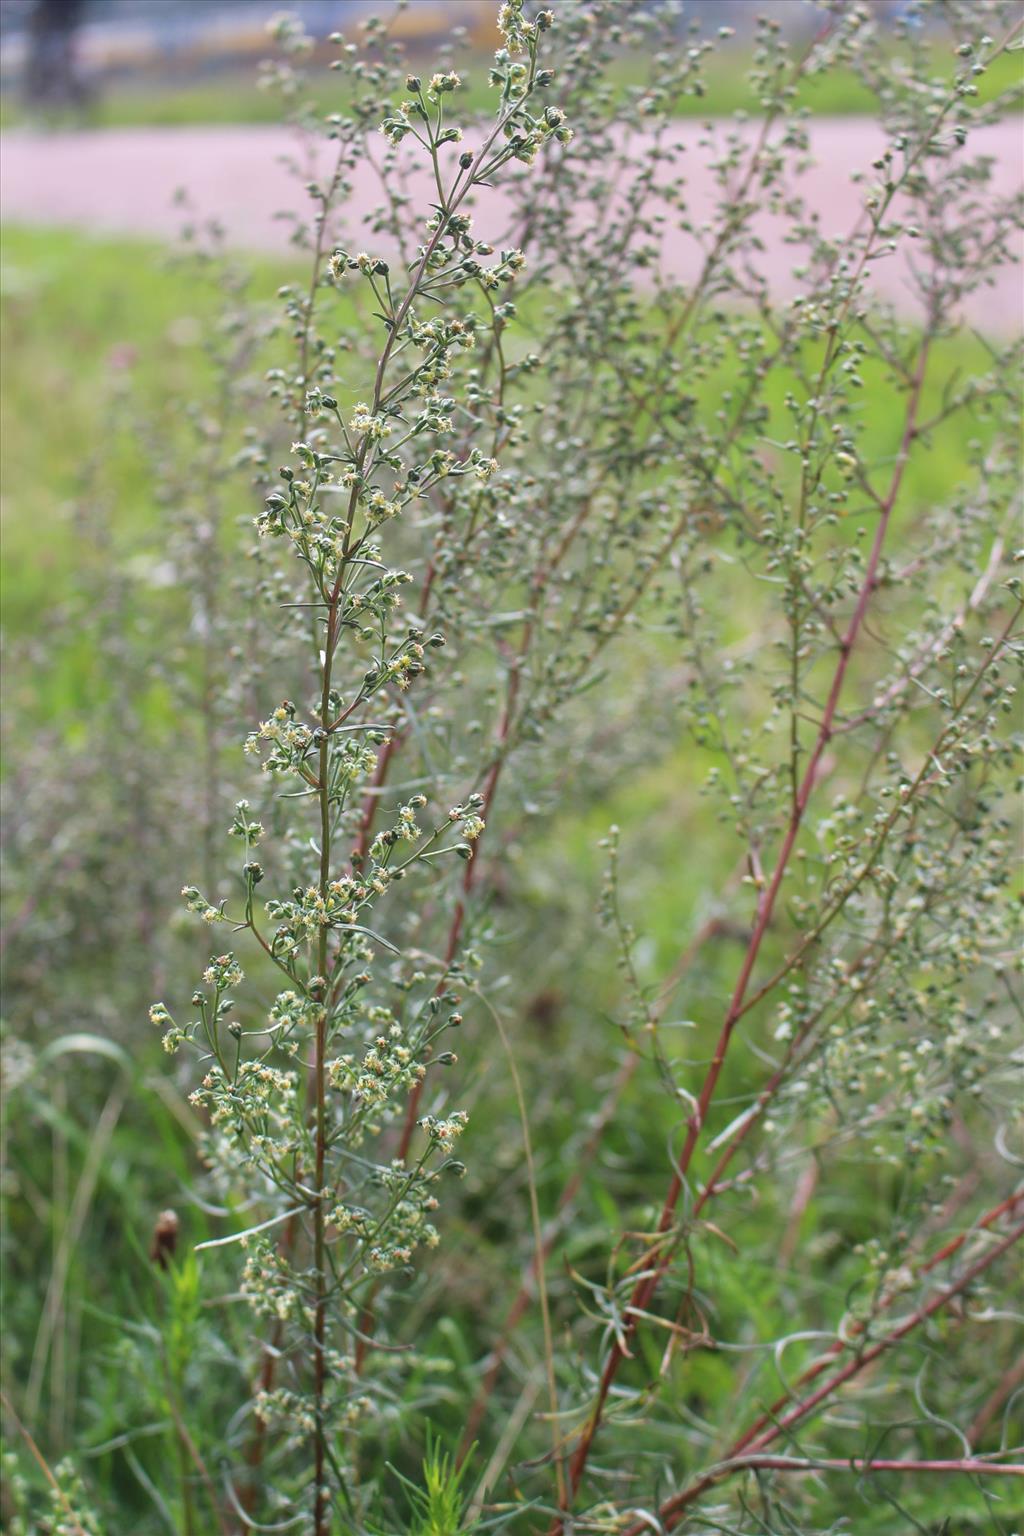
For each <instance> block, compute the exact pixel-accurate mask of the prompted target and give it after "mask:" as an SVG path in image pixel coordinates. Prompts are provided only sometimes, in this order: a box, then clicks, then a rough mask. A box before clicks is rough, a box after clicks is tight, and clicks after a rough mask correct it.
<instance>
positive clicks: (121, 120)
mask: <svg viewBox="0 0 1024 1536" xmlns="http://www.w3.org/2000/svg"><path fill="white" fill-rule="evenodd" d="M932 52H933V54H934V67H935V72H936V76H937V78H939V79H941V80H947V79H948V76H949V70H950V64H951V62H952V55H951V52H950V50H949V49H948V48H946V47H944V46H942V45H941V44H940V43H938V42H936V43H935V44H934V45H933V48H932ZM416 62H417V56H416V55H410V63H413V64H415V63H416ZM752 62H753V61H752V58H751V55H750V52H749V50H748V49H747V48H746V46H745V45H743V44H741V43H739V42H736V43H728V44H724V45H723V44H719V45H718V46H717V47H716V50H715V51H714V52H713V53H712V54H710V55H709V56H708V58H707V59H706V61H705V65H704V84H705V91H704V93H703V94H702V95H699V96H698V95H696V94H681V95H679V96H677V97H676V98H675V100H674V102H673V104H672V109H673V111H674V113H675V114H676V116H678V117H681V118H705V117H709V116H714V117H727V116H731V115H732V114H733V113H735V112H749V113H752V114H757V113H758V112H759V111H760V103H759V101H758V98H757V95H756V94H755V92H754V89H753V87H752V86H751V84H750V80H749V78H748V76H749V71H750V68H751V65H752ZM489 68H490V59H489V57H484V56H480V55H477V56H476V58H475V59H474V60H473V62H472V63H471V64H470V66H469V67H468V68H467V69H465V70H463V72H462V77H463V87H462V90H461V91H460V93H459V97H458V101H457V107H458V111H459V112H461V113H462V114H465V115H473V114H476V113H480V112H486V111H489V110H491V108H492V106H493V92H492V91H491V89H490V87H489V86H488V83H487V74H488V70H489ZM608 78H609V81H610V82H611V84H612V85H613V87H615V88H617V90H618V93H619V94H620V95H622V94H624V93H625V92H627V91H629V90H630V89H633V88H636V87H638V86H640V85H641V84H642V83H643V82H644V80H645V79H646V78H647V63H646V61H643V60H640V59H629V58H626V59H620V60H618V61H617V62H616V63H615V64H614V65H613V66H612V68H611V69H610V70H609V72H608ZM1022 80H1024V75H1022V66H1021V62H1020V59H1019V57H1018V56H1016V55H1013V54H1004V55H1002V56H1001V57H1000V58H998V59H997V60H996V61H995V63H994V64H993V65H992V67H991V68H990V69H989V71H988V72H987V73H986V74H985V75H984V76H983V77H982V79H981V80H980V81H979V96H978V99H979V100H980V101H988V100H991V99H993V98H994V97H996V96H998V95H1000V94H1001V93H1002V92H1003V91H1006V90H1008V89H1010V88H1012V87H1015V86H1016V87H1018V88H1019V87H1020V86H1021V84H1022ZM308 99H309V100H310V101H311V103H312V104H313V106H314V108H315V110H316V111H317V112H319V113H321V114H327V113H330V112H344V110H345V103H346V95H345V87H344V86H343V84H342V83H341V80H340V78H339V77H338V76H331V75H328V74H325V73H324V72H323V71H322V70H318V71H316V73H315V75H314V77H313V82H312V83H311V85H310V88H309V92H308ZM797 101H798V104H799V105H800V106H802V107H805V108H806V109H807V111H808V112H810V113H812V114H814V115H817V116H822V117H846V116H861V115H866V114H868V113H870V112H872V111H873V110H874V109H875V107H876V106H877V101H876V98H875V96H874V94H873V93H872V92H871V91H869V90H868V89H867V88H866V87H865V86H864V85H863V83H862V82H861V81H860V80H859V79H858V77H857V75H856V74H855V73H854V72H853V71H852V70H850V69H842V68H838V69H831V70H829V71H828V72H827V73H824V74H821V75H818V76H814V77H810V78H807V79H805V80H804V81H803V82H802V83H801V86H800V90H799V95H798V97H797ZM280 119H281V104H280V100H279V98H278V96H277V95H276V93H275V92H273V91H269V90H264V89H261V88H260V86H259V84H258V82H257V80H256V77H255V74H254V71H253V69H252V68H251V67H249V66H246V67H245V68H242V67H233V66H232V67H227V68H225V69H223V70H221V71H219V72H209V73H206V74H205V75H203V76H202V77H200V78H197V79H184V78H180V79H179V78H173V77H163V78H160V77H158V78H149V79H147V78H144V77H131V76H127V77H125V78H123V79H117V80H113V81H111V82H110V83H109V85H106V86H103V85H101V86H100V87H99V89H98V91H97V93H96V98H95V100H94V102H93V103H92V104H91V105H90V106H89V107H88V108H87V109H86V110H85V111H84V112H82V113H79V114H76V115H74V116H67V115H58V116H56V117H54V116H49V117H46V116H43V117H40V116H39V115H38V114H32V113H30V112H28V111H27V110H26V108H25V106H24V104H23V103H22V102H21V101H20V99H19V97H18V94H17V92H16V90H13V89H9V90H7V91H5V92H4V93H3V95H2V96H0V129H11V128H18V127H25V126H35V125H41V126H47V125H49V126H62V127H72V126H81V127H83V128H127V127H196V126H199V125H202V124H208V123H209V124H221V125H225V124H237V123H277V122H280Z"/></svg>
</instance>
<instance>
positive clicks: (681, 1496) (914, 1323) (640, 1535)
mask: <svg viewBox="0 0 1024 1536" xmlns="http://www.w3.org/2000/svg"><path fill="white" fill-rule="evenodd" d="M965 1236H966V1235H965ZM1021 1237H1024V1224H1021V1225H1019V1226H1017V1227H1014V1228H1013V1229H1012V1231H1010V1232H1008V1233H1007V1235H1006V1236H1005V1237H1004V1238H1003V1239H1002V1240H1001V1241H1000V1242H998V1243H997V1244H996V1245H995V1246H994V1247H992V1248H990V1249H989V1251H988V1253H985V1254H982V1255H981V1257H980V1258H978V1259H976V1260H975V1261H974V1263H973V1264H971V1265H969V1266H968V1268H967V1269H965V1270H964V1272H963V1273H962V1274H961V1275H960V1276H959V1277H958V1279H956V1280H955V1281H953V1283H952V1284H951V1285H948V1286H946V1287H945V1289H943V1290H941V1291H938V1292H936V1294H935V1295H934V1296H933V1297H932V1298H931V1300H930V1301H928V1302H925V1303H924V1304H923V1305H922V1306H920V1307H918V1308H917V1309H916V1310H915V1311H914V1312H912V1313H911V1314H910V1315H909V1316H908V1317H906V1318H904V1320H903V1322H902V1323H899V1324H898V1325H897V1326H896V1327H895V1328H893V1329H892V1330H891V1332H889V1333H887V1334H886V1335H885V1336H884V1338H881V1339H879V1340H877V1342H876V1343H874V1344H872V1345H870V1346H869V1347H868V1348H866V1349H864V1350H862V1351H861V1352H860V1353H859V1354H857V1355H855V1356H854V1357H853V1359H851V1360H850V1361H848V1362H847V1364H846V1365H844V1366H843V1367H842V1368H841V1369H840V1370H838V1371H836V1372H835V1373H834V1375H832V1376H830V1377H829V1378H828V1380H827V1381H824V1382H822V1384H821V1385H820V1386H819V1387H818V1388H817V1389H816V1390H815V1391H814V1392H812V1393H811V1394H810V1395H809V1396H808V1397H806V1398H803V1399H802V1400H801V1401H799V1402H797V1403H794V1404H793V1405H792V1407H791V1408H790V1409H789V1410H788V1412H786V1413H785V1414H783V1415H782V1416H781V1417H780V1418H778V1419H777V1420H775V1421H774V1422H773V1423H770V1424H769V1425H768V1427H767V1428H766V1429H765V1430H764V1432H763V1433H761V1434H760V1435H758V1436H756V1437H755V1438H753V1439H751V1437H750V1432H749V1431H748V1433H747V1434H746V1435H744V1436H742V1437H741V1438H740V1439H739V1440H737V1441H736V1443H735V1444H734V1445H733V1446H731V1447H730V1449H729V1451H728V1452H727V1454H726V1456H725V1457H724V1458H723V1460H722V1461H721V1462H720V1463H719V1464H718V1465H717V1466H716V1467H714V1468H712V1469H711V1470H710V1471H709V1472H706V1473H705V1474H704V1475H703V1476H702V1477H700V1478H698V1479H697V1481H696V1482H694V1483H691V1485H690V1486H689V1488H685V1489H684V1490H683V1491H682V1492H681V1493H678V1494H676V1495H675V1496H674V1497H673V1498H671V1499H669V1500H668V1501H667V1502H666V1503H665V1504H663V1505H662V1506H661V1509H660V1510H659V1511H658V1517H659V1519H660V1520H661V1522H662V1525H663V1526H664V1528H665V1530H672V1529H673V1528H674V1527H675V1526H676V1525H677V1524H678V1523H679V1520H680V1518H681V1517H682V1516H683V1515H684V1513H685V1511H686V1510H687V1508H688V1507H689V1506H690V1505H691V1504H693V1503H695V1502H696V1500H697V1499H699V1498H700V1497H701V1496H702V1495H703V1494H704V1493H706V1492H707V1491H708V1489H709V1488H712V1487H714V1486H715V1484H717V1483H719V1482H721V1481H722V1480H723V1479H724V1478H726V1477H728V1476H730V1475H731V1474H732V1472H733V1471H737V1470H740V1469H741V1468H742V1467H743V1466H746V1465H749V1464H750V1457H752V1456H756V1455H758V1454H759V1453H760V1452H761V1451H763V1450H764V1449H765V1448H766V1447H767V1446H769V1445H771V1443H772V1441H773V1440H776V1439H778V1438H779V1436H780V1435H783V1434H785V1433H786V1432H787V1431H788V1430H790V1429H792V1428H793V1427H794V1426H795V1425H796V1424H798V1423H799V1422H800V1421H801V1420H802V1419H805V1418H806V1417H807V1416H808V1415H809V1414H811V1413H813V1412H814V1411H815V1409H816V1408H818V1407H820V1405H821V1404H822V1403H823V1402H825V1401H826V1400H827V1399H828V1398H830V1397H831V1396H832V1395H833V1393H835V1392H837V1391H838V1390H839V1388H840V1387H842V1386H844V1385H845V1383H846V1382H848V1381H850V1380H851V1379H852V1378H853V1377H854V1376H857V1375H859V1374H860V1372H861V1371H863V1370H864V1369H865V1368H866V1367H867V1366H868V1365H870V1364H871V1363H872V1362H873V1361H874V1360H877V1359H878V1357H879V1356H880V1355H881V1354H883V1353H884V1352H885V1351H886V1350H888V1349H891V1348H892V1347H893V1346H894V1345H895V1344H898V1343H899V1342H900V1340H902V1339H904V1338H906V1336H907V1334H909V1333H911V1332H912V1331H913V1330H914V1329H915V1328H917V1327H919V1326H920V1324H921V1323H924V1322H927V1320H928V1319H929V1318H930V1317H933V1316H934V1315H935V1313H936V1312H939V1311H941V1310H942V1308H943V1307H945V1306H946V1305H947V1304H948V1303H949V1302H950V1301H952V1300H953V1299H954V1298H955V1297H957V1296H959V1295H960V1294H961V1293H962V1292H963V1291H965V1290H966V1289H967V1287H968V1286H969V1285H970V1284H971V1283H972V1281H974V1280H976V1279H977V1278H978V1276H979V1275H981V1274H982V1273H984V1271H985V1270H986V1269H988V1268H989V1266H990V1265H992V1264H994V1263H995V1262H996V1260H997V1259H1000V1258H1002V1256H1003V1254H1005V1253H1007V1252H1008V1251H1009V1250H1010V1249H1011V1248H1012V1247H1013V1246H1014V1244H1015V1243H1017V1242H1019V1240H1020V1239H1021ZM964 1240H965V1238H961V1239H960V1240H959V1241H960V1242H963V1241H964ZM948 1246H949V1245H947V1247H948ZM938 1262H939V1255H938V1254H936V1255H935V1256H934V1257H933V1259H932V1261H931V1263H932V1265H934V1264H937V1263H938ZM744 1452H746V1454H744ZM840 1465H843V1466H847V1465H849V1464H848V1463H845V1462H844V1463H840ZM896 1465H897V1467H898V1466H899V1465H900V1464H899V1463H897V1464H896ZM983 1465H986V1466H987V1465H990V1464H989V1463H983ZM950 1470H952V1468H950ZM648 1529H649V1526H648V1525H647V1524H640V1523H638V1524H634V1525H631V1526H629V1527H627V1529H626V1531H625V1532H624V1533H623V1536H644V1532H646V1531H647V1530H648Z"/></svg>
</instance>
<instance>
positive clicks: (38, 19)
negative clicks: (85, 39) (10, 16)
mask: <svg viewBox="0 0 1024 1536" xmlns="http://www.w3.org/2000/svg"><path fill="white" fill-rule="evenodd" d="M84 11H85V0H36V3H35V6H34V8H33V10H32V14H31V17H30V18H29V32H28V59H27V61H26V68H25V96H26V99H27V100H28V102H29V103H30V105H32V106H39V107H43V106H45V107H70V106H75V107H80V106H83V105H84V103H85V101H86V100H87V96H88V92H87V89H86V86H85V83H84V82H83V80H82V79H81V77H80V76H79V74H78V72H77V70H76V69H75V33H76V31H77V30H78V28H79V26H80V25H81V21H82V16H83V14H84Z"/></svg>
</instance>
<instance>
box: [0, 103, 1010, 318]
mask: <svg viewBox="0 0 1024 1536" xmlns="http://www.w3.org/2000/svg"><path fill="white" fill-rule="evenodd" d="M727 126H728V125H726V124H719V125H717V128H718V131H719V132H721V131H724V130H725V129H726V127H727ZM703 133H704V129H703V126H702V125H701V124H700V123H699V122H697V121H684V122H681V123H679V125H678V133H677V139H678V143H679V144H680V146H681V162H680V163H681V165H682V167H683V170H684V173H685V175H686V177H687V187H688V195H689V199H690V207H691V210H692V213H693V215H694V217H695V219H697V220H700V219H702V218H705V217H707V216H710V215H711V213H712V210H713V207H714V203H715V199H716V197H717V196H718V191H717V188H716V187H715V185H714V183H713V181H712V178H711V175H710V174H709V172H708V171H707V170H706V168H705V167H706V161H707V159H708V155H707V152H706V151H705V150H703V149H701V147H700V145H699V143H698V141H699V139H700V138H701V137H702V135H703ZM810 135H811V149H812V155H813V158H814V161H815V164H814V166H813V168H812V169H811V170H810V171H809V172H808V173H807V175H806V177H805V178H804V179H803V183H802V185H803V186H804V189H805V192H806V195H807V197H808V200H809V202H810V204H811V206H812V207H814V208H815V209H816V210H817V212H818V213H819V215H820V217H821V223H822V229H823V232H824V233H825V234H829V235H830V234H837V235H838V234H842V233H845V232H847V231H848V230H849V229H850V228H851V227H852V225H853V223H854V220H855V218H856V215H857V212H858V209H859V207H860V205H861V200H862V198H863V196H864V191H863V188H859V187H857V186H855V185H854V184H853V183H851V180H850V176H851V174H852V173H853V172H854V171H855V170H865V169H867V170H870V164H871V160H872V158H873V157H874V156H875V155H876V154H877V153H878V151H879V149H880V147H881V143H882V141H881V138H880V135H879V132H878V129H877V127H876V125H875V124H873V123H872V122H871V121H870V120H869V119H865V118H849V119H839V118H836V119H830V118H819V119H815V120H813V121H812V122H811V124H810ZM468 137H470V138H471V135H468ZM970 147H971V148H972V149H973V150H974V151H975V152H982V153H985V154H989V155H991V156H992V157H993V161H994V176H995V184H996V188H997V190H998V191H999V192H1000V193H1002V194H1004V195H1012V194H1013V193H1014V192H1015V191H1017V190H1018V189H1019V188H1020V187H1021V184H1022V176H1024V130H1022V120H1021V119H1020V118H1016V119H1009V120H1007V121H1005V122H1003V123H1001V124H999V125H997V126H995V127H991V128H985V129H981V130H979V131H978V132H977V133H976V134H975V135H974V136H973V137H972V139H971V145H970ZM296 150H297V140H296V136H295V135H294V134H293V133H292V132H291V131H290V130H288V129H285V128H277V127H259V126H248V127H229V128H221V127H209V128H125V129H107V130H103V131H97V132H71V133H54V134H42V133H33V132H27V131H25V132H10V133H5V134H3V135H0V214H2V217H3V218H4V219H5V220H7V221H10V222H16V223H31V224H47V225H57V226H62V225H63V226H77V227H84V228H87V229H89V230H92V231H94V232H96V233H104V234H111V233H120V234H133V235H144V236H152V237H157V238H173V237H175V236H176V235H177V234H178V233H179V231H180V229H181V225H182V222H183V212H182V209H181V208H180V207H176V206H175V205H174V203H173V194H174V192H175V189H176V188H178V187H184V188H187V190H188V193H189V199H190V203H191V206H192V208H193V209H194V211H195V213H196V214H197V216H201V217H209V216H211V215H215V216H216V217H217V218H218V219H219V221H220V222H221V224H222V225H223V226H224V228H225V230H226V232H227V236H228V239H229V240H230V241H231V243H232V244H233V245H235V246H238V247H241V248H247V249H252V250H260V251H276V252H283V251H285V250H287V249H288V243H289V235H290V231H291V228H292V225H291V223H290V222H289V221H288V220H283V219H282V218H281V217H280V213H281V210H283V209H293V210H301V211H303V212H308V211H309V210H310V209H311V206H312V205H311V204H310V203H309V202H308V200H307V199H306V198H305V196H304V194H303V191H302V182H303V181H304V180H308V179H309V175H310V172H311V171H312V170H313V169H314V167H313V166H307V168H306V171H305V172H304V174H303V175H301V176H300V177H299V178H298V179H296V178H295V177H294V176H293V175H291V174H290V173H289V171H288V169H287V167H286V165H285V163H284V162H285V160H286V159H287V158H288V157H290V156H291V157H294V156H295V155H296ZM636 152H637V154H638V155H642V153H643V140H642V137H641V136H640V135H638V136H637V148H636ZM302 153H303V152H302V151H301V149H300V150H299V151H298V154H299V157H300V158H301V156H302ZM482 197H484V198H494V199H495V200H496V201H497V202H500V201H501V197H500V193H485V194H482ZM380 202H381V195H380V188H379V185H378V183H377V180H376V177H375V175H374V173H373V172H372V170H370V168H369V167H368V166H361V167H360V168H359V169H358V170H357V171H356V173H355V175H354V184H353V191H352V196H351V198H350V200H349V205H348V207H347V208H346V210H345V215H346V223H347V225H348V228H349V229H350V230H351V231H353V232H354V233H353V234H352V236H351V238H352V239H353V240H355V241H356V242H357V244H358V246H359V247H360V248H361V247H363V246H373V247H374V248H375V249H376V250H377V251H378V252H381V253H382V254H390V253H388V252H387V251H386V249H383V248H382V245H381V243H380V241H379V240H377V241H374V240H373V239H372V238H371V237H370V236H369V235H367V234H359V233H358V230H359V226H360V224H361V222H362V220H363V219H364V218H365V217H366V216H367V215H368V214H369V213H370V212H371V211H372V210H373V209H374V208H375V207H376V206H377V205H378V204H379V203H380ZM304 205H305V207H304ZM481 209H482V210H483V203H481ZM495 211H497V210H495ZM758 233H759V234H760V235H761V238H762V239H763V240H764V243H765V250H764V253H763V256H762V257H761V258H760V265H761V270H762V271H763V272H764V273H765V275H766V276H767V278H768V280H769V282H770V284H771V286H772V288H773V289H774V291H775V292H776V294H777V295H778V296H779V297H785V296H787V295H788V294H791V293H793V292H795V291H797V290H798V287H799V284H798V283H797V282H796V281H795V279H794V278H793V276H792V270H791V269H792V267H793V265H794V260H795V253H794V251H793V250H792V248H788V247H787V246H786V245H785V244H784V243H783V240H782V226H781V225H780V224H777V223H775V222H773V221H771V220H767V219H764V220H762V221H761V222H760V224H759V225H758ZM664 262H665V266H666V268H667V269H668V270H669V271H671V272H672V273H673V274H674V275H675V276H677V277H681V278H683V279H687V278H690V277H692V276H693V275H695V273H696V272H697V270H698V269H699V263H700V253H699V251H698V249H697V247H696V245H695V244H694V242H693V241H692V240H683V239H682V238H679V239H673V240H672V241H671V242H669V243H667V244H666V249H665V253H664ZM872 281H873V282H874V284H875V286H876V290H877V292H878V293H879V294H880V295H882V296H884V297H885V298H887V299H889V300H891V301H893V302H894V303H895V304H897V305H898V306H899V307H900V308H903V309H909V307H910V306H909V304H908V294H907V270H906V267H905V265H904V260H903V257H902V256H898V257H895V258H893V259H891V260H885V261H880V262H876V263H875V264H874V267H873V272H872ZM967 318H968V319H969V320H970V321H971V322H972V323H973V324H974V325H977V326H980V327H981V328H983V329H986V330H992V331H1003V332H1005V331H1007V330H1013V329H1020V328H1022V326H1024V287H1022V283H1021V278H1020V273H1019V271H1015V270H1012V271H1006V272H1004V273H1003V274H1002V275H1001V276H1000V278H999V280H998V282H997V283H996V284H995V286H994V287H992V288H988V289H985V290H984V291H982V292H981V293H979V294H976V295H974V296H973V298H972V299H971V300H970V303H969V306H968V315H967Z"/></svg>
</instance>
